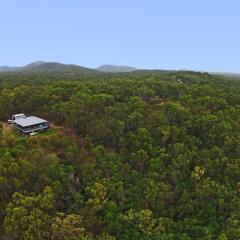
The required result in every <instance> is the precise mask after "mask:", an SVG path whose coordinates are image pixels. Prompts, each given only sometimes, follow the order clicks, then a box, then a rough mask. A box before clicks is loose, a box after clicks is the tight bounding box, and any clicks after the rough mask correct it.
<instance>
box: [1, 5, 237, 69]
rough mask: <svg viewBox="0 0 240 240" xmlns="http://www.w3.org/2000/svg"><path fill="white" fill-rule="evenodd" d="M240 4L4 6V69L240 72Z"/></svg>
mask: <svg viewBox="0 0 240 240" xmlns="http://www.w3.org/2000/svg"><path fill="white" fill-rule="evenodd" d="M239 12H240V1H239V0H38V1H32V0H0V65H10V66H21V65H25V64H28V63H30V62H33V61H38V60H43V61H57V62H62V63H72V64H77V65H81V66H86V67H97V66H99V65H102V64H115V65H130V66H134V67H137V68H144V69H147V68H149V69H175V70H177V69H189V70H200V71H218V72H236V73H240V61H239V57H240V14H239Z"/></svg>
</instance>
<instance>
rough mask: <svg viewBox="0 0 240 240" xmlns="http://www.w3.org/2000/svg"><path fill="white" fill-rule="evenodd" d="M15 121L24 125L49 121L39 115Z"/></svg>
mask: <svg viewBox="0 0 240 240" xmlns="http://www.w3.org/2000/svg"><path fill="white" fill-rule="evenodd" d="M14 123H15V124H18V125H20V126H22V127H28V126H32V125H36V124H41V123H47V121H46V120H44V119H41V118H38V117H34V116H29V117H21V118H18V119H16V120H14Z"/></svg>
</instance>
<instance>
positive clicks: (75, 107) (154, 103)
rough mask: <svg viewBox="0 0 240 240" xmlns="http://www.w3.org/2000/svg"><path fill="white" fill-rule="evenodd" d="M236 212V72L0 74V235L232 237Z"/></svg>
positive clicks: (239, 122)
mask: <svg viewBox="0 0 240 240" xmlns="http://www.w3.org/2000/svg"><path fill="white" fill-rule="evenodd" d="M21 112H23V113H27V114H33V115H37V116H39V117H42V118H44V119H47V120H49V121H50V123H51V125H52V128H51V129H50V130H49V131H48V132H45V133H43V134H38V135H36V136H32V137H23V136H20V135H18V134H17V133H16V132H15V131H14V130H13V129H11V126H9V125H7V124H6V122H7V119H9V117H11V115H13V114H15V113H21ZM239 209H240V81H238V80H237V79H235V80H234V79H228V78H226V77H221V76H217V75H211V74H208V73H202V72H201V73H200V72H188V71H176V72H167V71H166V72H161V71H139V72H132V73H121V74H106V73H96V74H85V75H81V74H79V75H76V74H75V75H74V74H72V73H68V74H65V73H48V74H38V73H21V74H20V73H19V74H17V73H12V74H11V73H2V74H0V236H1V238H0V239H10V240H44V239H46V240H48V239H49V240H158V239H159V240H191V239H196V240H214V239H217V240H237V239H240V211H239Z"/></svg>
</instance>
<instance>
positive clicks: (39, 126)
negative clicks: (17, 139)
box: [12, 114, 49, 135]
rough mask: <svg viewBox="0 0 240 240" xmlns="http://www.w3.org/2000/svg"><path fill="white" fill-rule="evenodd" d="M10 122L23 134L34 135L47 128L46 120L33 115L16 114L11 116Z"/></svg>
mask: <svg viewBox="0 0 240 240" xmlns="http://www.w3.org/2000/svg"><path fill="white" fill-rule="evenodd" d="M12 123H13V124H14V127H15V128H16V130H17V131H18V132H19V133H21V134H23V135H35V134H37V133H39V132H44V131H46V130H48V128H49V123H48V121H46V120H44V119H41V118H39V117H35V116H26V115H25V114H16V115H13V117H12Z"/></svg>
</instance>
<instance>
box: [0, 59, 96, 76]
mask: <svg viewBox="0 0 240 240" xmlns="http://www.w3.org/2000/svg"><path fill="white" fill-rule="evenodd" d="M0 72H23V73H24V72H28V73H50V72H75V73H96V72H98V71H97V70H94V69H90V68H85V67H82V66H78V65H73V64H62V63H58V62H43V61H37V62H33V63H30V64H28V65H26V66H22V67H9V66H2V67H0Z"/></svg>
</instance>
